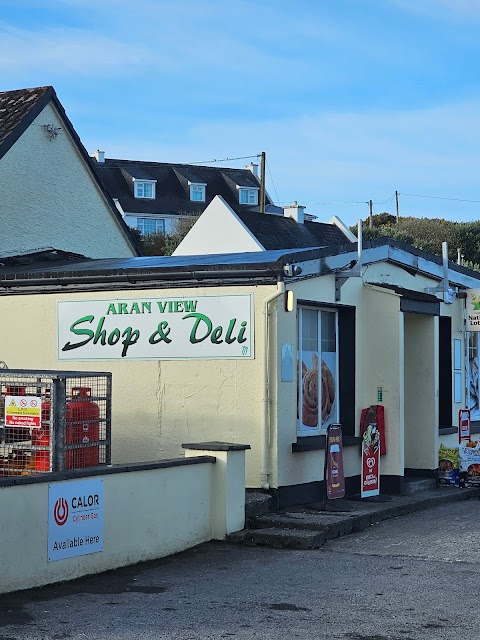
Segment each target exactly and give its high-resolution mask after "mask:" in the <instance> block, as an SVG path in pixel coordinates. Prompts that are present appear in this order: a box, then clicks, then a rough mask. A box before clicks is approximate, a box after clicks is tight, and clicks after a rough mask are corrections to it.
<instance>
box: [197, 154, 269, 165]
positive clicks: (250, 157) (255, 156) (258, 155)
mask: <svg viewBox="0 0 480 640" xmlns="http://www.w3.org/2000/svg"><path fill="white" fill-rule="evenodd" d="M261 155H262V154H261V153H256V154H255V155H254V156H240V157H239V158H223V159H222V160H217V159H216V158H214V159H213V160H202V161H201V162H186V163H185V164H211V163H212V162H231V161H232V160H251V159H252V158H259V157H260V156H261Z"/></svg>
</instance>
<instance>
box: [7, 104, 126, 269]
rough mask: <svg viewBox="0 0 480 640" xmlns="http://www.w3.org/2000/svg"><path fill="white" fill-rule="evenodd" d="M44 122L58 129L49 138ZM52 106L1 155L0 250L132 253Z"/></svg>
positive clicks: (94, 255) (100, 254) (104, 254)
mask: <svg viewBox="0 0 480 640" xmlns="http://www.w3.org/2000/svg"><path fill="white" fill-rule="evenodd" d="M44 124H52V125H54V126H55V127H61V131H60V132H59V135H58V136H57V137H56V138H55V139H54V140H49V139H48V137H47V135H46V133H45V131H44V129H43V125H44ZM62 125H63V122H62V120H61V119H60V117H59V115H58V114H57V111H56V109H55V108H54V107H53V105H52V104H48V105H47V106H46V107H45V109H43V111H42V112H41V113H40V114H39V115H38V116H37V118H36V119H35V120H34V121H33V122H32V124H31V125H30V127H29V128H28V129H27V130H26V131H25V132H24V133H23V135H22V136H20V138H19V139H18V140H17V142H16V143H15V144H14V145H13V147H11V149H9V151H8V152H7V153H6V154H5V155H4V156H3V158H1V159H0V193H1V194H2V195H1V201H0V254H1V253H3V254H8V255H12V254H16V253H21V252H29V251H34V250H36V249H39V248H44V247H54V248H56V249H61V250H63V251H73V252H75V253H80V254H83V255H86V256H88V257H91V258H113V257H117V258H122V257H130V256H133V255H135V253H134V250H133V248H132V247H131V245H130V244H129V242H128V240H127V238H126V236H125V233H124V231H123V229H122V227H121V226H120V224H119V221H118V220H117V219H116V218H115V217H114V214H113V212H112V210H111V208H110V207H109V206H108V204H107V201H106V200H105V198H104V196H103V194H102V193H101V191H100V189H99V188H98V187H97V186H96V184H95V182H94V180H93V178H92V177H91V176H90V172H89V170H88V169H87V166H86V164H85V162H84V160H83V158H82V157H81V155H80V153H79V152H78V150H77V148H76V145H75V144H74V142H73V140H72V139H71V138H70V136H69V134H68V132H67V130H66V129H65V127H63V126H62Z"/></svg>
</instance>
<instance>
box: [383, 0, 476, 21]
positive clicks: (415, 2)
mask: <svg viewBox="0 0 480 640" xmlns="http://www.w3.org/2000/svg"><path fill="white" fill-rule="evenodd" d="M390 2H391V3H392V4H394V5H396V6H398V7H400V8H401V9H404V10H406V11H410V12H412V13H418V14H423V15H427V16H429V17H431V18H436V19H443V20H451V19H454V20H459V19H460V20H463V19H467V20H469V19H480V0H390Z"/></svg>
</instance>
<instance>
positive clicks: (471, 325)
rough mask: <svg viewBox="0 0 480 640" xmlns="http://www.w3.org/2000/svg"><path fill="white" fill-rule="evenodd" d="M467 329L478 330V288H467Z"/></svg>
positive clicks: (479, 306)
mask: <svg viewBox="0 0 480 640" xmlns="http://www.w3.org/2000/svg"><path fill="white" fill-rule="evenodd" d="M466 329H467V331H480V289H468V290H467V324H466Z"/></svg>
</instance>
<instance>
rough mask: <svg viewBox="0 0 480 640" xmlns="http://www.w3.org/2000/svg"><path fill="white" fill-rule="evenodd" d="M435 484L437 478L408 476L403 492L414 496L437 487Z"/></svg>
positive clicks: (405, 494)
mask: <svg viewBox="0 0 480 640" xmlns="http://www.w3.org/2000/svg"><path fill="white" fill-rule="evenodd" d="M435 486H436V483H435V478H417V477H410V478H409V477H407V478H405V480H404V484H403V492H402V494H403V495H404V496H412V495H414V494H415V493H421V492H422V491H430V490H432V489H435Z"/></svg>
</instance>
